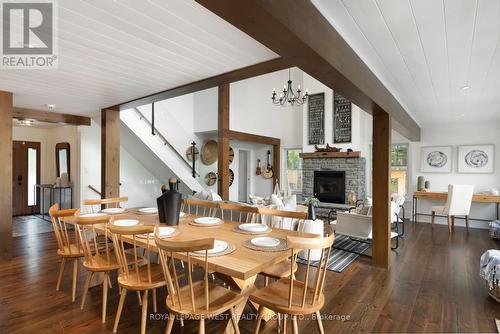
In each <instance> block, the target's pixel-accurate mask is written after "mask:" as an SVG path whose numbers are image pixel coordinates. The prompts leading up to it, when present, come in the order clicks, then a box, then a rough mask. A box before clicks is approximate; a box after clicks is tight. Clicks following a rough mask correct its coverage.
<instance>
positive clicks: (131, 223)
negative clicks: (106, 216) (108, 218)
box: [112, 219, 141, 227]
mask: <svg viewBox="0 0 500 334" xmlns="http://www.w3.org/2000/svg"><path fill="white" fill-rule="evenodd" d="M140 224H141V222H140V221H139V220H137V219H118V220H115V221H113V223H112V225H114V226H123V227H125V226H135V225H140Z"/></svg>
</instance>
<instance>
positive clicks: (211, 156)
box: [201, 140, 218, 166]
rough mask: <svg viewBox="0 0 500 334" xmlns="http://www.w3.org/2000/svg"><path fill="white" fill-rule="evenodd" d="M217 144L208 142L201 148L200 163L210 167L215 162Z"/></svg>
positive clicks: (212, 141)
mask: <svg viewBox="0 0 500 334" xmlns="http://www.w3.org/2000/svg"><path fill="white" fill-rule="evenodd" d="M217 154H218V152H217V142H216V141H215V140H209V141H207V142H206V143H205V144H203V146H202V147H201V161H202V162H203V163H204V164H205V165H207V166H208V165H211V164H213V163H215V162H216V161H217Z"/></svg>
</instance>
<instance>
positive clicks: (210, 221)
mask: <svg viewBox="0 0 500 334" xmlns="http://www.w3.org/2000/svg"><path fill="white" fill-rule="evenodd" d="M194 222H195V223H196V224H203V225H214V224H218V223H220V218H217V217H200V218H196V219H195V220H194Z"/></svg>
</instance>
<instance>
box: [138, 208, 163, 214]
mask: <svg viewBox="0 0 500 334" xmlns="http://www.w3.org/2000/svg"><path fill="white" fill-rule="evenodd" d="M136 213H137V214H139V215H146V216H153V215H157V214H158V208H138V209H137V210H136Z"/></svg>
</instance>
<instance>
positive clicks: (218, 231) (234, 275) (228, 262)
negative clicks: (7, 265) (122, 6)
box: [65, 210, 317, 333]
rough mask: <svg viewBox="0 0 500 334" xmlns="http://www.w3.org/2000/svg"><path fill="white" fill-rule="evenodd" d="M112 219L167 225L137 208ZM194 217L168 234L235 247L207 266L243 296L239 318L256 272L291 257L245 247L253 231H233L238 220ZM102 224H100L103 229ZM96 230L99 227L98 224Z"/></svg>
mask: <svg viewBox="0 0 500 334" xmlns="http://www.w3.org/2000/svg"><path fill="white" fill-rule="evenodd" d="M112 216H113V219H114V220H120V219H136V220H139V222H140V224H145V225H159V226H167V225H166V224H161V223H160V222H159V218H158V215H144V214H139V213H137V211H136V210H128V211H127V212H125V213H122V214H116V215H112ZM195 218H197V216H195V215H186V216H184V217H182V218H181V219H180V222H179V225H178V226H176V228H177V229H178V230H179V232H180V233H179V234H178V235H176V236H173V237H171V238H169V239H170V240H182V241H186V240H194V239H202V238H215V239H217V240H223V241H226V242H228V243H229V244H231V245H232V246H234V247H235V250H234V251H233V252H231V253H230V254H226V255H222V256H212V257H209V258H208V267H209V268H208V269H209V270H210V271H211V272H215V274H216V276H217V277H218V278H219V279H221V280H223V281H224V282H225V283H226V284H228V285H229V286H230V287H231V288H232V289H238V290H239V291H240V293H241V294H243V295H244V296H245V298H244V300H243V301H242V302H241V303H240V304H239V305H238V306H237V307H236V314H237V316H238V318H239V317H240V316H241V314H242V313H243V310H244V308H245V305H246V304H247V302H249V300H248V297H249V296H250V294H251V293H252V291H254V289H256V286H255V281H256V279H257V275H258V274H259V273H260V272H262V271H263V270H264V269H265V268H269V267H270V266H272V265H274V264H277V263H279V262H282V261H285V260H286V259H287V258H288V257H290V255H291V254H290V251H289V250H287V251H278V252H276V251H258V250H253V249H250V248H247V247H245V245H244V244H245V242H246V241H247V240H250V239H252V238H254V237H255V236H256V235H250V234H243V233H238V232H235V231H234V229H235V227H237V226H238V225H239V224H241V223H238V222H231V221H224V223H223V224H222V225H216V226H207V227H204V226H194V225H191V224H189V223H190V222H192V221H194V219H195ZM65 221H66V222H68V223H73V224H74V222H75V217H67V218H65ZM103 228H104V227H101V229H102V231H101V232H104V229H103ZM97 229H98V232H99V227H97ZM266 236H271V237H277V238H282V239H286V237H287V236H301V237H308V238H315V237H317V235H315V234H310V233H304V232H299V231H290V230H283V229H276V228H273V229H272V231H271V232H270V233H268V234H266ZM135 240H136V245H137V246H139V247H147V245H148V243H149V248H150V250H151V251H153V252H157V247H156V245H155V242H154V239H149V241H148V240H147V239H145V238H135ZM124 241H125V242H129V243H132V242H133V239H132V237H128V236H124ZM174 257H176V258H178V259H180V260H185V259H186V254H185V253H174ZM191 261H192V263H194V264H197V263H198V264H200V265H203V264H204V261H205V258H204V257H196V256H191ZM249 305H250V306H251V307H252V308H253V309H254V311H256V310H257V306H256V305H253V304H252V303H251V302H250V303H249ZM274 315H275V314H274V312H273V311H271V310H268V309H266V310H265V317H264V319H265V320H269V319H271V318H272V317H273V316H274ZM226 333H233V328H232V326H231V323H230V321H228V324H227V326H226Z"/></svg>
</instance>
